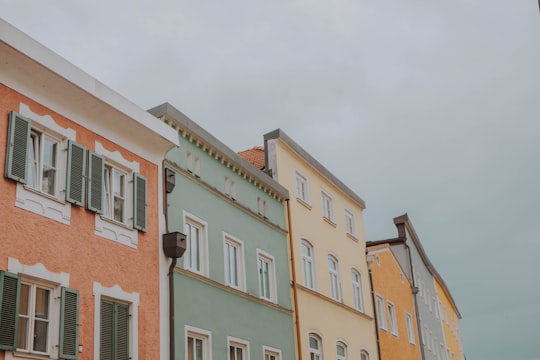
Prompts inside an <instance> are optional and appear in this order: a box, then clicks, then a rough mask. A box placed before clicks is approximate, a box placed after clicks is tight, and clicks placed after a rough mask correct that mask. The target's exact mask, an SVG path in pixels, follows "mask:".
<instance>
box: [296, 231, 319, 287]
mask: <svg viewBox="0 0 540 360" xmlns="http://www.w3.org/2000/svg"><path fill="white" fill-rule="evenodd" d="M305 252H309V253H308V254H306V253H305ZM300 253H301V254H302V273H303V276H304V286H305V287H307V288H310V289H312V290H317V276H316V275H317V273H316V271H315V270H316V267H315V248H314V247H313V245H312V244H311V243H310V242H309V241H308V240H306V239H302V240H301V242H300Z"/></svg>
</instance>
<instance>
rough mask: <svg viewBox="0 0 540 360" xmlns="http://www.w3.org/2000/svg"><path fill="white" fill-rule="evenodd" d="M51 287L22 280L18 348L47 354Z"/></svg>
mask: <svg viewBox="0 0 540 360" xmlns="http://www.w3.org/2000/svg"><path fill="white" fill-rule="evenodd" d="M50 303H51V288H47V287H44V286H41V285H37V284H32V283H27V282H24V281H23V282H22V283H21V290H20V296H19V329H18V333H17V350H19V351H25V352H35V353H41V354H47V353H48V352H49V336H50V329H49V324H50Z"/></svg>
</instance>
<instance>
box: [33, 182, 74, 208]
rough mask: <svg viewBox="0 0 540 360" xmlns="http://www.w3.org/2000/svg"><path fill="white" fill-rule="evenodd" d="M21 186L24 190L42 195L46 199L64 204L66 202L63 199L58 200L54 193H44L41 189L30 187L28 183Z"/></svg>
mask: <svg viewBox="0 0 540 360" xmlns="http://www.w3.org/2000/svg"><path fill="white" fill-rule="evenodd" d="M23 188H24V190H26V191H29V192H31V193H34V194H36V195H39V196H43V197H44V198H46V199H48V200H51V201H56V202H57V203H59V204H62V205H66V202H65V201H64V200H60V199H59V198H58V197H56V196H54V195H51V194H48V193H44V192H43V191H40V190H38V189H36V188H33V187H31V186H30V185H26V184H23ZM62 192H63V191H62Z"/></svg>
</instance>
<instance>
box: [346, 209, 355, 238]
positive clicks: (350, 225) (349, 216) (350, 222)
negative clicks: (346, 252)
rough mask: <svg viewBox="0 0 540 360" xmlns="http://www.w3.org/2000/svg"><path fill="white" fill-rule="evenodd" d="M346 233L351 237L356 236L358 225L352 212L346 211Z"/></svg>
mask: <svg viewBox="0 0 540 360" xmlns="http://www.w3.org/2000/svg"><path fill="white" fill-rule="evenodd" d="M345 231H346V232H347V234H349V235H351V236H356V224H355V222H354V215H353V213H352V212H350V211H348V210H345Z"/></svg>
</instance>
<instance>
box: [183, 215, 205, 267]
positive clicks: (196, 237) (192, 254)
mask: <svg viewBox="0 0 540 360" xmlns="http://www.w3.org/2000/svg"><path fill="white" fill-rule="evenodd" d="M206 229H207V227H206V223H205V222H204V221H202V220H200V219H198V218H196V217H195V216H193V215H191V214H186V213H184V234H186V251H185V253H184V256H183V258H184V268H185V269H187V270H190V271H193V272H196V273H198V274H201V275H206V274H207V273H208V270H207V233H206Z"/></svg>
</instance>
